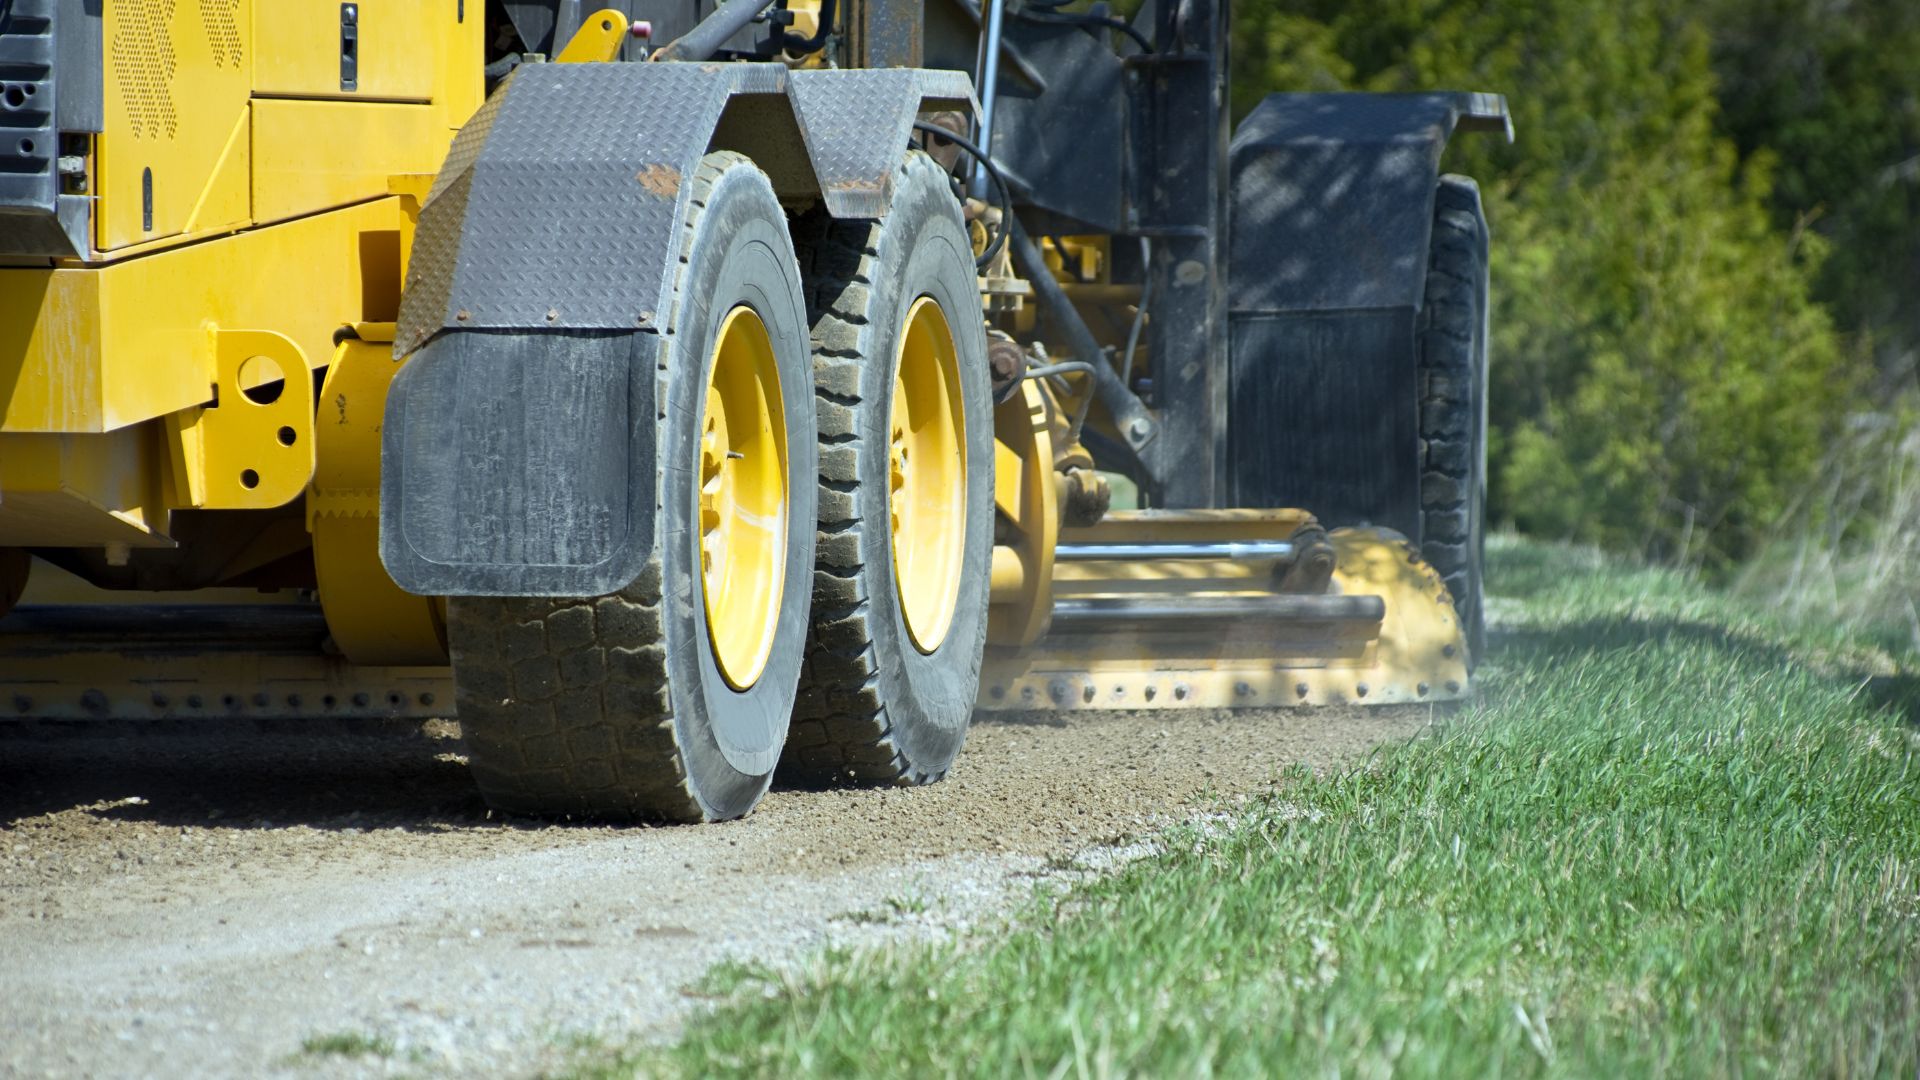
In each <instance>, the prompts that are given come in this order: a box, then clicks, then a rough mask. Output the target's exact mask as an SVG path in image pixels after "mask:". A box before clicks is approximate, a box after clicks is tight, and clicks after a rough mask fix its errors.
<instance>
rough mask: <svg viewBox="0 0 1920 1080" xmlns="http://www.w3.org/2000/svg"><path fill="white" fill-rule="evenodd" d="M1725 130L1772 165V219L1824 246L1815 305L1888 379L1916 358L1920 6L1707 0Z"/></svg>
mask: <svg viewBox="0 0 1920 1080" xmlns="http://www.w3.org/2000/svg"><path fill="white" fill-rule="evenodd" d="M1704 11H1705V14H1706V16H1707V18H1708V20H1709V22H1710V25H1711V27H1712V37H1713V67H1714V72H1715V74H1716V75H1717V76H1718V82H1719V88H1718V94H1717V96H1718V97H1719V99H1720V103H1721V112H1720V127H1721V129H1722V130H1724V131H1726V132H1727V133H1729V134H1730V135H1731V136H1732V138H1733V139H1734V141H1735V142H1736V143H1737V144H1738V145H1739V147H1740V150H1741V152H1742V153H1743V154H1749V155H1763V156H1767V157H1770V158H1772V159H1773V160H1774V161H1775V162H1776V163H1777V164H1776V167H1775V180H1774V186H1773V197H1772V199H1771V200H1770V202H1771V208H1772V211H1773V216H1774V220H1775V221H1776V223H1778V225H1779V226H1780V227H1781V228H1785V229H1795V228H1799V227H1801V226H1802V224H1803V223H1805V224H1807V225H1810V226H1811V227H1812V228H1814V229H1816V230H1818V231H1819V232H1820V233H1822V234H1823V235H1824V236H1826V237H1828V238H1830V239H1831V241H1832V248H1833V254H1832V257H1831V258H1829V259H1828V260H1827V262H1826V263H1825V265H1824V266H1822V267H1821V273H1820V276H1819V280H1818V287H1817V290H1816V295H1817V296H1818V297H1819V298H1820V299H1821V300H1822V301H1823V302H1824V303H1826V304H1828V305H1829V306H1830V307H1831V308H1832V310H1833V312H1834V314H1835V317H1836V319H1837V320H1838V321H1839V323H1840V325H1841V326H1842V327H1843V328H1845V329H1846V330H1848V331H1849V332H1851V333H1854V334H1856V335H1859V336H1860V337H1863V338H1865V339H1866V340H1865V341H1864V342H1863V343H1864V344H1866V345H1868V346H1869V347H1871V348H1872V349H1873V350H1874V351H1875V352H1876V353H1878V355H1879V358H1880V361H1881V364H1882V367H1883V369H1884V370H1886V372H1887V373H1888V374H1890V375H1894V376H1897V377H1901V378H1904V379H1907V380H1910V379H1911V378H1912V374H1913V365H1914V363H1915V353H1916V352H1920V304H1916V303H1914V293H1915V290H1916V288H1920V62H1916V59H1915V58H1916V56H1920V4H1915V3H1913V2H1912V0H1842V2H1840V3H1826V2H1814V0H1715V2H1712V3H1709V4H1707V5H1705V6H1704Z"/></svg>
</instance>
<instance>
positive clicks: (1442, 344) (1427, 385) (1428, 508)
mask: <svg viewBox="0 0 1920 1080" xmlns="http://www.w3.org/2000/svg"><path fill="white" fill-rule="evenodd" d="M1487 295H1488V282H1487V219H1486V215H1485V214H1484V212H1483V211H1482V210H1481V206H1480V188H1479V185H1477V184H1475V183H1474V182H1473V181H1472V180H1470V179H1468V178H1467V177H1464V176H1451V175H1449V176H1442V177H1441V178H1440V184H1439V187H1438V189H1437V191H1436V193H1435V198H1434V206H1433V239H1432V243H1431V246H1430V248H1429V254H1428V261H1427V285H1426V304H1425V306H1424V308H1423V310H1422V313H1421V320H1422V321H1421V330H1420V360H1419V367H1418V370H1417V375H1416V378H1417V379H1418V382H1419V387H1420V460H1421V475H1420V517H1421V540H1420V550H1421V554H1422V555H1424V556H1425V557H1426V560H1427V562H1429V563H1431V564H1432V565H1433V568H1434V569H1435V570H1436V571H1437V572H1438V573H1439V574H1440V577H1441V578H1442V579H1443V580H1444V581H1445V582H1446V583H1447V591H1448V592H1449V593H1451V594H1452V596H1453V606H1454V610H1455V612H1456V613H1458V615H1459V617H1460V627H1461V631H1462V633H1463V634H1464V635H1465V637H1466V639H1467V658H1468V663H1469V664H1473V663H1476V662H1478V661H1479V659H1480V657H1481V655H1482V654H1483V653H1484V652H1485V650H1486V636H1487V631H1486V614H1485V610H1484V606H1485V605H1484V597H1483V589H1484V586H1483V567H1484V564H1485V561H1486V532H1485V528H1484V525H1483V523H1482V522H1483V517H1484V515H1485V512H1486V502H1487V328H1488V308H1487Z"/></svg>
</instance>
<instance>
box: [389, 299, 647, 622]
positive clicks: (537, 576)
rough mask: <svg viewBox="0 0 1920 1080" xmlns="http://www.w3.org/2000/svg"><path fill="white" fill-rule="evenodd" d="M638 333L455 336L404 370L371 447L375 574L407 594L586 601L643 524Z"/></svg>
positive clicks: (643, 413) (623, 568)
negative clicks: (376, 461)
mask: <svg viewBox="0 0 1920 1080" xmlns="http://www.w3.org/2000/svg"><path fill="white" fill-rule="evenodd" d="M661 341H662V339H661V338H660V337H659V336H658V335H655V334H649V333H644V332H639V331H627V332H604V331H597V332H594V331H574V332H559V331H491V332H490V331H458V332H450V333H443V334H441V335H439V336H438V337H436V338H434V339H433V340H432V341H431V342H429V343H428V344H427V345H425V346H424V347H422V348H421V349H419V350H418V351H416V352H415V353H414V354H413V355H412V356H411V357H410V358H409V359H408V361H407V365H406V367H405V368H403V369H402V370H401V372H400V374H399V375H398V376H396V377H395V378H394V381H393V388H392V390H391V391H390V392H389V394H388V397H387V413H386V423H385V427H384V430H383V431H382V433H381V458H382V463H383V466H384V467H383V470H382V473H383V475H382V484H381V492H380V521H381V529H380V558H381V561H382V562H384V563H385V564H386V567H387V572H388V573H389V574H392V575H393V579H394V581H396V582H398V583H399V585H400V587H401V588H403V589H406V590H407V591H408V592H412V593H419V594H423V595H447V596H598V595H601V594H604V593H609V592H613V591H615V590H618V589H620V588H623V587H625V586H626V584H627V583H628V582H630V581H632V580H633V579H634V577H635V576H636V575H638V574H639V572H640V568H641V567H642V566H643V565H644V564H645V563H646V560H647V557H648V555H649V554H650V553H651V548H652V536H653V515H654V482H655V477H654V460H655V452H656V451H655V435H654V433H655V421H654V417H655V411H654V383H655V379H654V377H653V376H654V372H655V369H656V365H657V363H658V360H659V357H658V351H659V349H660V348H662V347H663V346H662V343H661Z"/></svg>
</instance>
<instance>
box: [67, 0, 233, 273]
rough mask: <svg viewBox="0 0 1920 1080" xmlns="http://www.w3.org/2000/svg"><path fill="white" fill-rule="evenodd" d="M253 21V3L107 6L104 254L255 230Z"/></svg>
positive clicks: (141, 1) (144, 0)
mask: <svg viewBox="0 0 1920 1080" xmlns="http://www.w3.org/2000/svg"><path fill="white" fill-rule="evenodd" d="M251 17H252V3H251V2H250V0H232V2H229V3H208V4H173V3H159V2H155V0H131V2H128V3H118V4H108V5H106V24H105V28H104V29H105V36H106V64H107V70H108V74H107V76H106V80H105V101H106V132H105V134H103V135H102V136H101V137H100V141H99V147H100V158H99V165H98V177H97V182H98V184H99V194H100V196H101V198H100V202H99V207H100V216H99V219H98V222H97V226H96V227H97V229H98V237H97V239H96V241H95V244H96V246H98V247H99V248H100V249H101V250H102V251H112V250H114V249H117V248H123V247H127V246H129V245H132V244H138V243H141V242H143V241H148V240H157V239H161V238H163V237H168V236H176V235H180V234H183V233H191V232H198V231H205V230H207V229H212V228H218V227H222V226H226V225H233V224H243V223H245V221H246V218H247V169H246V161H245V156H246V153H247V137H246V132H247V98H248V89H249V85H250V83H251V80H252V72H253V67H252V63H253V56H252V53H251V51H250V50H248V49H247V48H246V40H245V34H244V30H245V27H246V25H247V22H248V20H249V19H250V18H251Z"/></svg>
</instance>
